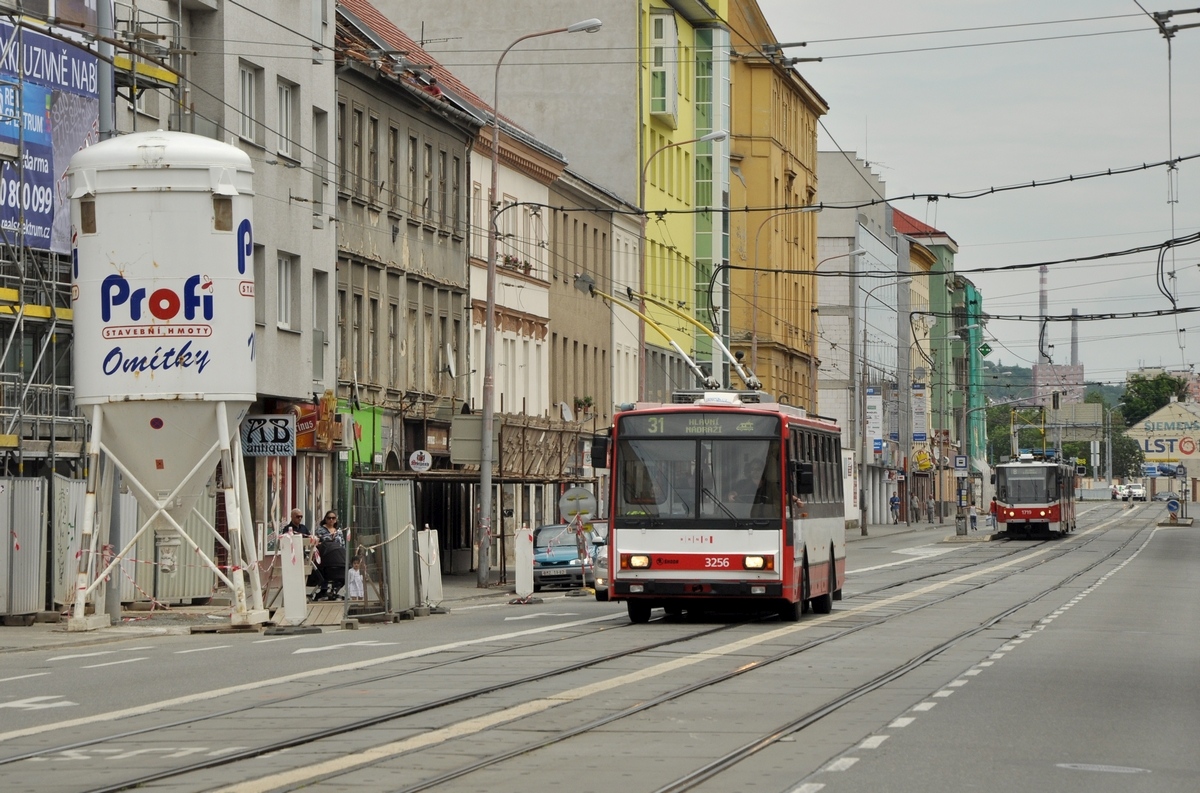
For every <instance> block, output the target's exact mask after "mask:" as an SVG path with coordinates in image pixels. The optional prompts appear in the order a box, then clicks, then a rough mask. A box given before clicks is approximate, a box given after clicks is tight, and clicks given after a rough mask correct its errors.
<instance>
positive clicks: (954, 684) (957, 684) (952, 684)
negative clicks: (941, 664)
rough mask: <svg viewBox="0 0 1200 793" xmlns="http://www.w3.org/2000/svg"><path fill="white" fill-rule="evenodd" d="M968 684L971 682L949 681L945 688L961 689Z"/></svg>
mask: <svg viewBox="0 0 1200 793" xmlns="http://www.w3.org/2000/svg"><path fill="white" fill-rule="evenodd" d="M969 682H971V681H969V680H951V681H950V682H949V683H947V684H946V688H961V687H962V686H965V685H966V684H967V683H969Z"/></svg>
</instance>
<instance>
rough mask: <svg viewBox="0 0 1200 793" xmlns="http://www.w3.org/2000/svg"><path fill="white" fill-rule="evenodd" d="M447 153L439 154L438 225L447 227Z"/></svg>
mask: <svg viewBox="0 0 1200 793" xmlns="http://www.w3.org/2000/svg"><path fill="white" fill-rule="evenodd" d="M447 176H448V174H447V173H446V152H444V151H439V152H438V223H440V224H441V225H443V226H445V225H446V198H447V191H446V178H447Z"/></svg>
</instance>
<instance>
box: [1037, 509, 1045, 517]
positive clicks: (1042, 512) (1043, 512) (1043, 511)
mask: <svg viewBox="0 0 1200 793" xmlns="http://www.w3.org/2000/svg"><path fill="white" fill-rule="evenodd" d="M1038 514H1039V515H1041V516H1042V517H1043V518H1044V517H1046V510H1044V509H1043V510H1042V511H1041V512H1039V513H1038Z"/></svg>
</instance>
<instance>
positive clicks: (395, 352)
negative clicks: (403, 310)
mask: <svg viewBox="0 0 1200 793" xmlns="http://www.w3.org/2000/svg"><path fill="white" fill-rule="evenodd" d="M399 334H400V306H399V305H397V304H396V303H390V304H389V305H388V380H387V381H388V386H389V387H391V388H399V387H400V336H399Z"/></svg>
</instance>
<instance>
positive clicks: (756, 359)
mask: <svg viewBox="0 0 1200 793" xmlns="http://www.w3.org/2000/svg"><path fill="white" fill-rule="evenodd" d="M727 19H728V22H729V28H730V38H731V46H732V51H733V52H734V53H735V56H734V57H733V60H732V64H731V73H732V78H731V83H732V90H731V97H730V98H731V102H730V104H731V108H732V109H731V116H732V129H731V133H732V143H731V146H730V167H731V171H732V173H733V178H731V179H730V180H729V186H730V208H731V210H732V211H731V212H730V236H731V241H730V251H729V264H730V266H731V276H730V290H729V291H730V295H731V296H730V306H729V311H730V333H729V337H730V342H731V347H732V349H733V350H734V352H735V353H737V352H742V353H744V354H745V356H746V358H745V361H746V363H747V364H748V365H749V367H750V368H751V369H752V370H753V371H754V373H755V374H757V375H758V377H759V378H760V379H761V380H762V383H763V390H765V391H767V392H768V393H771V394H773V395H775V397H776V398H777V399H779V400H780V401H786V402H788V403H790V404H793V405H799V406H801V407H804V408H806V409H808V410H810V411H814V412H815V411H816V402H817V385H816V382H817V369H818V368H819V367H818V363H817V337H816V333H817V315H816V313H815V312H814V309H815V308H816V306H817V303H816V299H817V287H816V280H815V277H814V276H812V275H810V274H803V272H802V271H810V272H811V271H812V270H814V268H815V266H816V263H817V262H816V251H817V222H816V215H815V214H814V213H812V212H806V211H801V209H800V208H802V207H805V206H808V205H811V204H813V203H815V202H816V197H817V120H818V119H819V118H820V117H821V116H822V115H824V114H825V113H826V112H827V111H828V110H829V106H828V105H827V104H826V102H825V100H824V99H823V98H822V97H821V96H820V94H818V93H817V92H816V90H814V89H813V87H812V86H811V85H809V84H808V82H807V81H806V80H805V79H804V78H803V77H801V76H800V74H799V73H798V72H797V71H796V69H795V68H794V67H793V66H792V65H791V64H790V63H788V62H787V60H786V59H780V58H779V57H778V56H770V57H769V56H768V54H765V53H764V52H763V44H764V43H768V42H771V43H773V42H775V41H776V39H775V35H774V33H772V32H771V28H770V26H769V25H768V24H767V21H766V19H765V18H764V17H763V14H762V11H761V10H759V7H758V3H757V2H755V0H730V2H729V10H728V17H727ZM744 207H750V208H753V210H754V211H749V212H742V211H738V210H740V209H742V208H744ZM739 268H748V269H739ZM781 271H783V272H781ZM796 271H801V273H799V274H798V273H797V272H796Z"/></svg>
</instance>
